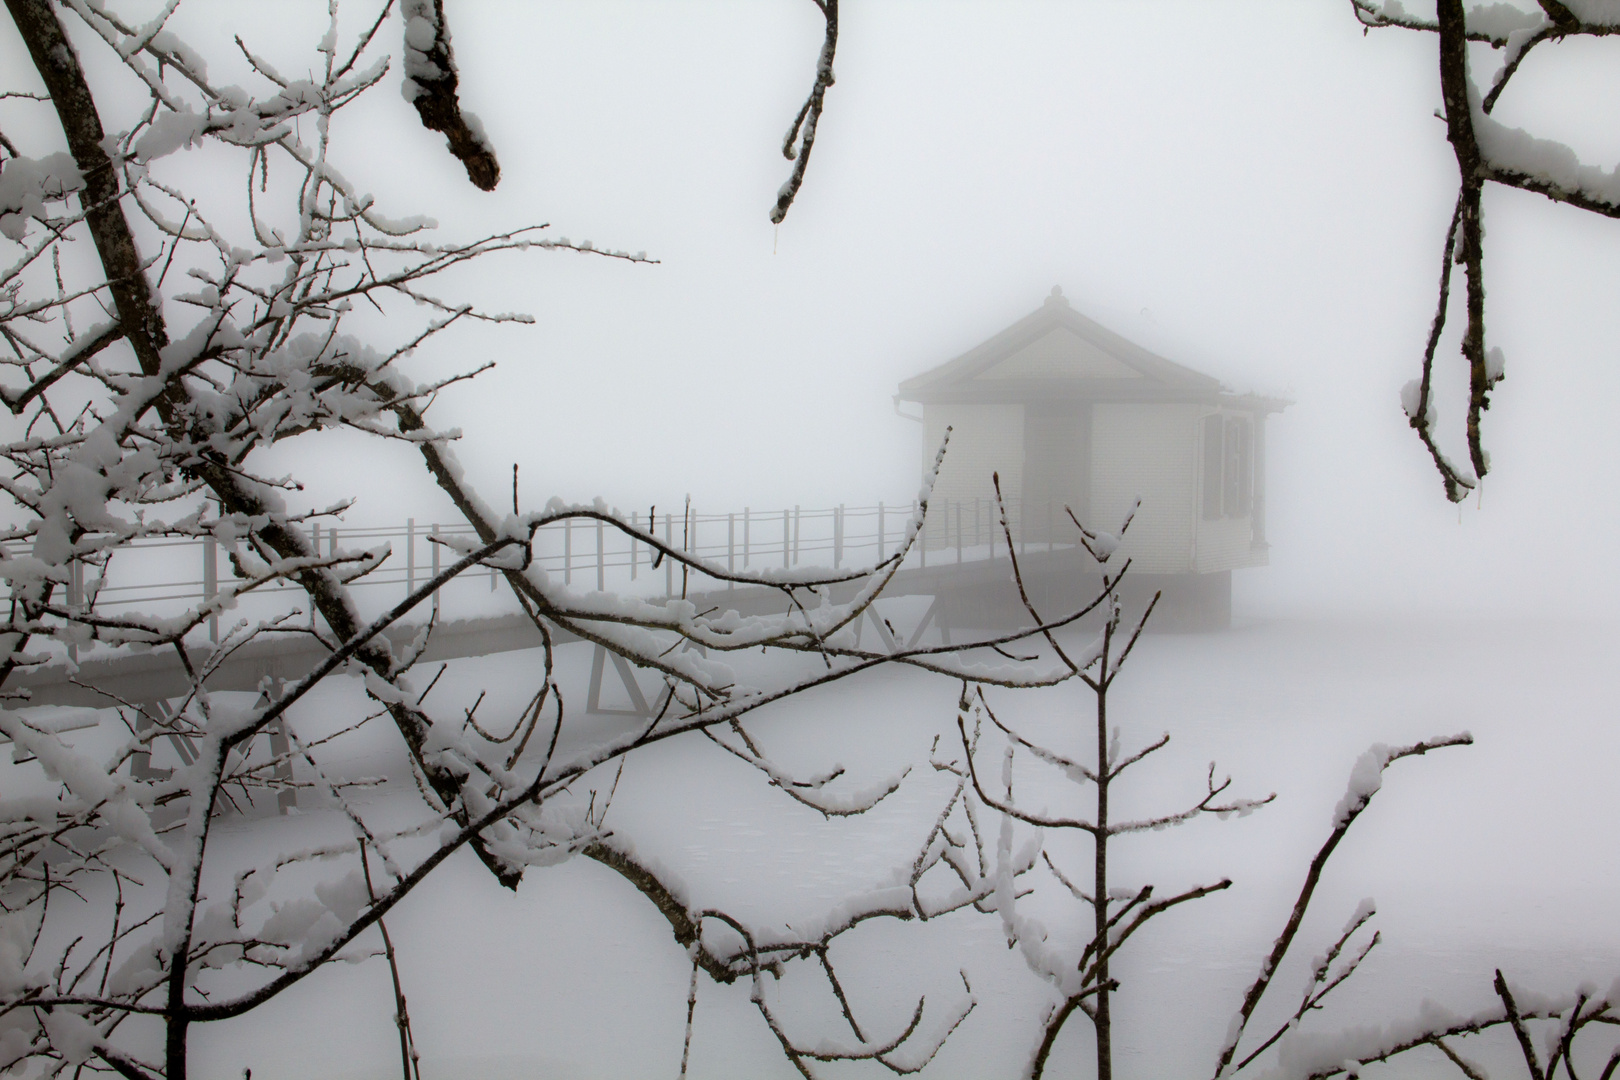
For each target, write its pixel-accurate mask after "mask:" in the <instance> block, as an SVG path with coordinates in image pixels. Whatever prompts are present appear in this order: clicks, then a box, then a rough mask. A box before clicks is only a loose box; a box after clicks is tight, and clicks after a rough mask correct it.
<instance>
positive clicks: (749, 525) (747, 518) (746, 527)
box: [743, 506, 753, 570]
mask: <svg viewBox="0 0 1620 1080" xmlns="http://www.w3.org/2000/svg"><path fill="white" fill-rule="evenodd" d="M752 539H753V516H752V515H751V514H750V513H749V510H748V507H746V506H745V507H743V569H744V570H746V569H748V549H749V546H750V544H749V542H750V541H751V540H752Z"/></svg>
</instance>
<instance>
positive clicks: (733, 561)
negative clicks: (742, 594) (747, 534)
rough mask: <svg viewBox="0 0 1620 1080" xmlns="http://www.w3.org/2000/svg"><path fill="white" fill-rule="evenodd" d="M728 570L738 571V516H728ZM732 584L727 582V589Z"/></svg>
mask: <svg viewBox="0 0 1620 1080" xmlns="http://www.w3.org/2000/svg"><path fill="white" fill-rule="evenodd" d="M726 570H727V571H728V572H731V573H735V572H736V570H737V515H736V514H727V515H726ZM732 584H733V583H732V582H730V581H728V582H726V588H728V589H729V588H731V586H732Z"/></svg>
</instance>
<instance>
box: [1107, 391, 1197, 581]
mask: <svg viewBox="0 0 1620 1080" xmlns="http://www.w3.org/2000/svg"><path fill="white" fill-rule="evenodd" d="M1203 412H1204V410H1203V409H1202V408H1201V407H1200V406H1198V405H1162V404H1154V405H1108V404H1100V403H1099V404H1098V405H1097V406H1096V409H1095V411H1094V412H1093V414H1092V428H1091V517H1092V521H1094V522H1095V523H1096V525H1097V527H1098V528H1101V529H1105V530H1107V531H1109V532H1112V531H1114V530H1116V529H1118V528H1119V524H1120V522H1121V521H1122V520H1124V517H1125V514H1126V512H1127V511H1129V510H1130V507H1131V503H1132V502H1133V501H1134V500H1135V499H1137V498H1138V497H1140V498H1141V500H1142V507H1141V509H1139V510H1138V511H1137V512H1136V519H1135V520H1134V521H1133V522H1132V523H1131V528H1130V531H1129V532H1128V533H1126V534H1125V543H1124V545H1123V546H1122V548H1121V551H1122V553H1123V554H1126V555H1129V556H1130V558H1131V560H1132V561H1131V569H1133V570H1135V571H1136V572H1138V573H1144V574H1175V573H1185V572H1186V571H1188V570H1191V569H1193V568H1194V567H1193V536H1194V532H1193V530H1194V527H1195V525H1194V523H1195V522H1196V521H1197V517H1198V504H1197V497H1198V473H1197V466H1198V452H1199V451H1198V430H1199V429H1198V420H1199V417H1200V416H1201V415H1202V414H1203ZM1088 524H1089V523H1088ZM1199 569H1202V567H1199Z"/></svg>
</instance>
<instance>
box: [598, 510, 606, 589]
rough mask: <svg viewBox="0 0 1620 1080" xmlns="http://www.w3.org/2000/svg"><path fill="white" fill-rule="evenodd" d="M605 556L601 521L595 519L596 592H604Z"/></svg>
mask: <svg viewBox="0 0 1620 1080" xmlns="http://www.w3.org/2000/svg"><path fill="white" fill-rule="evenodd" d="M606 580H607V556H606V553H604V552H603V551H602V519H601V518H597V519H596V591H597V592H606V591H607V585H606V584H605V583H606Z"/></svg>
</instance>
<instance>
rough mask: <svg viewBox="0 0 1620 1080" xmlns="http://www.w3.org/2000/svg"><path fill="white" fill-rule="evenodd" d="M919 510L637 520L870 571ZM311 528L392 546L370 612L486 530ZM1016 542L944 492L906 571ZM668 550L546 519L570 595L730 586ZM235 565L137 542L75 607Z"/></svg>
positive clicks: (550, 569)
mask: <svg viewBox="0 0 1620 1080" xmlns="http://www.w3.org/2000/svg"><path fill="white" fill-rule="evenodd" d="M1022 509H1023V508H1022V507H1020V506H1018V505H1017V504H1016V503H1015V504H1013V505H1011V506H1009V519H1010V520H1012V521H1013V522H1014V523H1015V525H1014V529H1015V531H1014V542H1015V543H1018V544H1020V545H1021V546H1023V547H1024V548H1025V549H1027V548H1028V547H1029V546H1030V545H1032V544H1034V545H1038V546H1041V547H1051V546H1052V541H1051V539H1050V537H1051V535H1052V533H1051V531H1050V529H1049V528H1043V529H1038V530H1036V529H1032V530H1031V531H1030V533H1029V534H1027V535H1026V534H1025V532H1024V530H1023V528H1022V522H1023V521H1024V520H1025V519H1026V517H1031V518H1040V517H1041V516H1042V515H1038V514H1034V515H1025V514H1024V513H1022V512H1021V511H1022ZM915 513H916V506H915V504H914V503H887V502H879V503H876V504H874V505H867V506H836V507H823V508H813V509H806V508H803V507H800V506H794V507H783V508H780V509H753V508H751V507H744V508H743V509H742V510H741V511H727V512H725V513H708V512H704V511H702V510H700V509H697V508H691V509H685V510H681V511H675V512H659V513H656V514H655V515H654V516H653V517H652V518H651V519H649V518H647V516H646V515H642V514H640V513H639V512H634V511H633V512H631V513H630V515H629V519H630V521H631V523H632V524H633V525H635V526H637V527H638V528H644V529H646V530H647V531H649V532H651V533H652V534H653V535H654V536H657V537H659V538H660V539H662V540H663V541H664V542H665V543H666V544H668V545H670V546H671V547H674V548H677V549H680V550H685V551H689V552H691V553H692V554H694V555H696V556H697V557H698V558H699V559H702V560H705V561H707V562H709V563H710V564H711V565H714V566H717V567H724V568H726V569H728V570H732V571H742V570H749V569H763V568H765V567H770V566H783V567H795V566H803V567H827V568H829V569H844V568H848V567H854V566H862V565H866V566H870V565H873V564H875V563H877V562H880V561H882V560H883V559H884V558H887V557H888V556H890V555H892V554H893V553H894V551H895V550H896V549H897V548H898V547H899V545H900V543H901V542H902V541H903V540H904V537H905V531H906V528H907V526H908V525H909V523H910V521H911V520H912V518H913V516H914V515H915ZM1047 516H1049V515H1047ZM649 526H650V527H649ZM309 531H310V539H311V542H312V544H313V545H314V546H315V548H316V550H318V551H320V552H321V553H322V554H331V553H336V552H360V551H365V550H370V549H375V548H377V547H379V546H382V545H387V546H388V547H389V548H390V549H391V550H390V553H389V555H388V557H387V558H386V559H385V560H384V561H383V563H382V564H381V565H380V566H378V567H377V568H376V569H375V570H373V571H372V572H371V573H370V574H367V575H366V576H365V577H363V578H360V579H358V580H356V581H354V582H353V583H352V586H351V587H352V588H353V590H354V592H353V595H354V597H355V599H356V602H357V603H358V604H359V605H360V607H361V611H362V614H363V615H365V616H368V617H370V616H374V615H376V614H379V613H381V612H382V611H383V610H385V609H386V608H387V607H388V605H390V604H393V603H396V602H397V601H398V600H399V599H400V597H401V596H403V595H407V594H408V593H409V592H411V591H413V590H414V589H415V588H416V587H417V586H418V585H419V584H421V583H422V582H425V581H427V580H429V579H430V578H431V577H432V576H433V575H435V574H436V573H437V572H438V570H439V567H440V566H441V564H443V563H445V562H447V561H448V560H451V559H453V558H454V557H455V556H454V554H453V551H452V550H447V548H446V546H445V545H444V544H442V543H439V542H437V541H439V540H445V539H451V538H460V539H466V538H470V537H471V536H472V535H473V530H472V528H471V527H470V526H467V525H446V524H442V523H419V522H417V521H416V520H415V519H411V520H408V521H407V522H406V523H405V525H404V526H403V527H400V526H391V527H362V526H354V527H350V526H346V525H344V524H343V523H341V522H335V523H314V524H312V525H310V526H309ZM1006 546H1007V545H1006V538H1005V537H1004V536H1003V535H1002V533H1001V530H1000V528H999V526H998V524H997V522H996V518H995V504H994V502H993V500H991V499H990V498H988V497H980V498H974V499H948V498H943V497H940V498H936V499H935V500H934V502H933V504H932V505H931V506H930V508H929V513H928V522H927V525H926V527H925V530H924V536H923V542H921V543H918V544H916V545H914V546H913V548H912V550H911V552H910V553H909V554H908V556H907V559H906V563H905V565H906V566H907V567H926V566H929V565H935V566H939V565H944V564H956V563H970V562H979V561H983V560H986V559H992V558H1005V557H1006V554H1007V552H1006ZM656 554H657V553H656V551H654V550H653V549H652V548H650V547H649V545H647V544H645V543H643V542H641V541H640V540H638V539H635V538H632V537H629V536H626V535H625V534H624V533H622V532H620V531H619V530H617V529H614V528H612V527H611V526H608V525H605V524H604V523H602V522H599V521H594V520H591V519H584V518H580V519H570V520H565V521H561V522H556V523H553V524H550V525H547V526H545V527H543V528H541V529H540V530H538V532H537V533H536V536H535V543H534V559H535V562H536V563H538V564H539V565H540V566H541V567H542V568H544V569H545V571H546V572H547V573H548V574H550V575H552V579H553V580H556V581H560V582H561V583H562V584H564V585H566V586H569V587H571V588H576V589H586V590H590V589H596V590H608V589H611V590H613V591H615V592H619V593H625V594H629V595H640V596H646V597H661V596H667V595H676V594H679V593H680V592H681V591H682V590H683V589H684V590H686V591H689V592H710V591H713V590H715V589H721V588H726V587H727V586H726V584H725V583H723V582H720V581H717V580H715V579H713V578H711V577H709V576H708V575H706V574H704V573H702V572H701V571H697V570H690V571H687V572H686V573H685V577H684V580H683V572H682V569H681V568H680V567H677V566H676V564H675V563H674V561H673V560H667V559H666V560H661V562H660V565H658V566H657V567H654V566H653V562H654V558H655V555H656ZM223 561H224V558H223V552H222V549H221V547H220V545H219V544H218V543H217V542H216V541H214V540H211V539H203V540H172V539H165V540H153V541H136V542H135V543H133V544H130V545H127V546H126V547H123V548H120V549H118V551H117V553H116V554H115V555H114V556H113V558H112V559H111V560H110V561H109V564H108V566H107V567H106V571H105V573H104V574H103V575H102V577H101V578H99V579H97V578H95V577H94V576H93V575H95V573H96V571H95V569H94V568H90V573H91V575H92V578H91V580H89V581H88V582H87V581H86V580H85V574H84V571H85V567H83V566H81V565H77V564H76V565H75V567H74V570H75V573H74V577H73V581H72V582H71V584H70V585H69V588H68V590H67V597H66V600H67V603H68V605H69V606H70V607H78V606H82V605H84V604H85V603H86V602H87V600H89V599H90V594H91V593H93V594H94V603H95V605H96V608H97V610H103V611H107V612H108V613H114V612H118V611H129V610H140V611H142V612H144V613H149V614H152V615H176V614H179V613H180V612H181V611H183V610H185V609H186V608H187V607H190V606H192V605H195V604H196V603H198V602H199V601H203V600H206V599H209V598H212V597H213V596H215V595H217V594H218V591H219V587H220V584H221V582H222V581H229V580H230V576H231V574H230V568H229V566H228V565H226V566H223V567H222V566H221V563H222V562H223ZM299 594H300V591H299V590H298V589H297V587H296V586H293V585H290V584H277V585H274V586H269V587H266V588H264V589H262V590H258V591H256V593H254V594H248V595H246V596H242V597H239V598H238V600H237V608H238V611H239V612H240V615H241V616H244V617H249V618H254V617H264V616H266V615H268V614H270V613H271V612H272V611H285V610H286V609H287V608H288V606H289V601H290V597H291V596H292V595H299ZM433 602H434V604H435V606H436V607H438V608H439V610H440V615H441V617H443V618H473V617H479V616H484V615H494V614H504V613H507V612H510V611H515V610H516V605H515V602H514V601H513V600H512V598H511V596H510V594H509V593H508V592H507V591H506V590H504V589H502V588H500V581H499V574H498V573H497V572H496V571H492V570H482V569H480V570H476V571H472V572H469V573H466V574H463V575H462V577H461V578H459V579H458V580H457V581H455V582H453V583H451V584H450V585H448V586H446V587H445V588H444V589H442V590H440V594H439V595H437V596H435V597H434V598H433ZM423 614H425V613H423ZM226 618H227V620H230V619H231V617H230V616H227V617H226ZM208 633H209V636H210V637H212V638H214V639H215V640H217V639H218V635H219V626H218V620H214V621H213V623H212V624H211V625H210V626H209V627H208Z"/></svg>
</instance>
